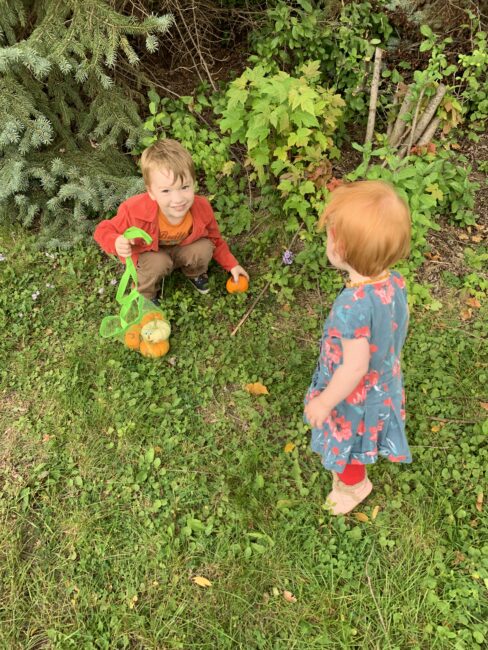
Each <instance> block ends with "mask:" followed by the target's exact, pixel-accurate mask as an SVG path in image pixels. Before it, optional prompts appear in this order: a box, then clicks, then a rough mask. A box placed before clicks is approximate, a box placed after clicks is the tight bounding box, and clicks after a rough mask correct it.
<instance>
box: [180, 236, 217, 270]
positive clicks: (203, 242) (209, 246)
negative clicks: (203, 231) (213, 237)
mask: <svg viewBox="0 0 488 650" xmlns="http://www.w3.org/2000/svg"><path fill="white" fill-rule="evenodd" d="M213 252H214V245H213V243H212V242H211V241H210V239H199V240H197V241H196V242H194V243H193V244H192V246H191V247H190V246H189V247H188V253H187V256H186V257H187V260H186V263H187V264H194V263H195V262H210V260H211V259H212V255H213Z"/></svg>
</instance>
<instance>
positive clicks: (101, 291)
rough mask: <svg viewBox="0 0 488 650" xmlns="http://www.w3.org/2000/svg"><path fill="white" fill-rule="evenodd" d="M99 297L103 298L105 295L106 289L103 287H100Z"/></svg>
mask: <svg viewBox="0 0 488 650" xmlns="http://www.w3.org/2000/svg"><path fill="white" fill-rule="evenodd" d="M98 293H99V295H100V296H101V295H102V294H103V293H105V289H104V288H103V287H100V289H99V290H98Z"/></svg>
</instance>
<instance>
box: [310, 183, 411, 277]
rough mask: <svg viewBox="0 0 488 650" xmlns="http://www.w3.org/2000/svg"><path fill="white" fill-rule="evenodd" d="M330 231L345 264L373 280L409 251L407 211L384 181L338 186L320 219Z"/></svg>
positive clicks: (322, 224)
mask: <svg viewBox="0 0 488 650" xmlns="http://www.w3.org/2000/svg"><path fill="white" fill-rule="evenodd" d="M319 228H320V229H322V230H323V229H324V228H326V229H327V231H329V230H331V231H332V234H333V237H334V241H335V244H336V248H337V251H338V253H339V255H340V257H341V258H342V260H343V261H344V262H346V264H349V266H350V267H352V268H353V269H354V270H355V271H357V272H358V273H360V274H361V275H364V276H366V277H375V276H377V275H378V274H379V273H381V272H382V271H384V270H385V269H387V268H388V267H389V266H391V265H392V264H394V263H395V262H397V261H398V260H400V259H402V258H404V257H407V256H408V254H409V252H410V211H409V209H408V206H407V204H406V202H405V201H404V200H403V199H402V198H401V197H400V196H398V194H397V193H396V191H395V189H394V188H393V187H392V186H391V185H390V184H389V183H386V182H385V181H356V182H355V183H347V184H346V185H341V186H340V187H337V188H336V189H335V190H334V191H333V192H332V194H331V199H330V201H329V203H328V205H327V206H326V208H325V210H324V212H323V214H322V216H321V217H320V220H319Z"/></svg>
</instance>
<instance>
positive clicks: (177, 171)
mask: <svg viewBox="0 0 488 650" xmlns="http://www.w3.org/2000/svg"><path fill="white" fill-rule="evenodd" d="M153 169H166V170H168V171H172V172H173V174H174V176H175V180H178V181H180V182H183V181H184V180H185V178H187V177H188V176H191V178H192V179H193V181H195V178H196V176H195V165H194V164H193V160H192V157H191V156H190V154H189V153H188V151H187V150H186V149H185V147H183V146H182V145H181V144H180V143H179V142H177V141H176V140H170V139H167V140H159V141H158V142H155V143H154V144H152V145H151V146H150V147H147V149H144V151H143V152H142V156H141V170H142V177H143V179H144V183H145V184H146V187H147V186H149V184H150V182H151V171H152V170H153Z"/></svg>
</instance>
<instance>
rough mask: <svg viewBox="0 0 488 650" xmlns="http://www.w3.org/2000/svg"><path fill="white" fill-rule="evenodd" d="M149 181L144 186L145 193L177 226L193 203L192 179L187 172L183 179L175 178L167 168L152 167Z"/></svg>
mask: <svg viewBox="0 0 488 650" xmlns="http://www.w3.org/2000/svg"><path fill="white" fill-rule="evenodd" d="M149 178H150V183H149V185H147V186H146V189H147V193H148V194H149V196H150V197H151V199H152V200H153V201H156V203H157V204H158V206H159V209H160V210H161V212H163V213H164V215H165V217H166V218H167V219H168V221H169V222H170V223H171V224H173V225H174V226H177V225H178V224H180V223H181V222H182V221H183V219H184V217H185V214H186V213H187V212H188V210H189V209H190V208H191V206H192V205H193V200H194V198H195V190H194V187H193V179H192V177H191V176H190V174H188V175H187V176H186V177H185V178H184V179H183V181H180V180H177V179H175V175H174V173H173V172H172V171H171V170H169V169H164V168H160V169H153V170H152V171H151V173H150V176H149Z"/></svg>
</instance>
